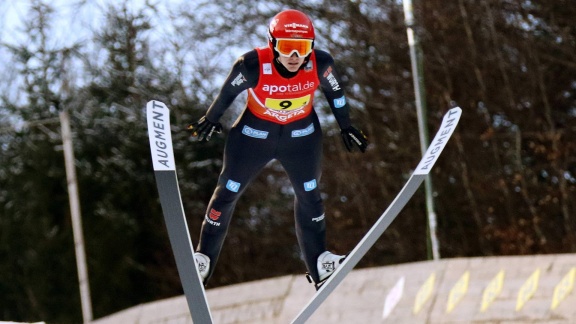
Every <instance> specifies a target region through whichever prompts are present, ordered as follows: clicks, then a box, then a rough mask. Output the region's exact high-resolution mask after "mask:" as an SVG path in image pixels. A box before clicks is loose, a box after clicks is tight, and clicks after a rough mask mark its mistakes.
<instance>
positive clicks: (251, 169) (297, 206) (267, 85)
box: [197, 47, 350, 282]
mask: <svg viewBox="0 0 576 324" xmlns="http://www.w3.org/2000/svg"><path fill="white" fill-rule="evenodd" d="M317 88H320V89H321V90H322V92H323V93H324V95H325V97H326V99H327V101H328V104H329V105H330V107H331V110H332V112H333V114H334V116H335V117H336V120H337V122H338V124H339V126H340V128H345V127H348V126H350V119H349V114H348V112H349V107H348V104H347V103H346V100H345V97H344V92H343V90H342V88H341V80H340V79H339V77H338V75H337V74H336V72H335V68H334V60H333V58H332V56H330V54H328V53H327V52H324V51H320V50H314V51H313V52H312V53H311V54H310V57H309V59H308V61H307V62H306V61H305V62H304V64H303V65H302V67H301V68H300V69H299V70H298V71H297V72H289V71H288V70H286V69H285V68H284V67H283V66H282V65H281V64H280V63H278V62H277V61H276V60H275V59H274V54H273V52H272V50H271V49H270V48H269V47H262V48H257V49H254V50H252V51H250V52H248V53H246V54H244V55H242V56H241V57H240V58H239V59H238V60H237V61H236V62H235V64H234V66H233V68H232V70H231V72H230V73H229V75H228V77H227V80H226V82H225V83H224V86H223V87H222V89H221V90H220V93H219V94H218V96H217V98H216V99H215V101H214V102H213V103H212V105H211V106H210V108H209V109H208V111H207V113H206V117H207V119H208V120H210V121H218V120H219V119H220V117H221V116H222V114H223V113H224V111H225V110H226V109H227V108H228V107H229V106H230V105H231V103H232V102H233V101H234V99H235V98H236V97H237V96H238V95H239V94H240V93H241V92H243V91H245V90H246V91H248V99H247V102H246V107H245V109H244V110H243V112H242V113H241V115H240V116H239V117H238V119H237V120H236V122H235V123H234V125H233V126H232V128H231V129H230V132H229V135H228V138H227V141H226V146H225V149H224V161H223V167H222V172H221V174H220V176H219V179H218V184H217V186H216V189H215V191H214V193H213V195H212V198H211V199H210V202H209V204H208V207H207V210H206V214H205V217H204V222H203V224H202V229H201V235H200V242H199V244H198V246H197V251H198V252H201V253H204V254H205V255H207V256H208V257H209V258H210V269H209V274H208V277H207V279H208V278H210V276H211V275H212V273H213V271H214V268H215V265H216V262H217V260H218V256H219V254H220V250H221V248H222V244H223V243H224V238H225V236H226V233H227V231H228V226H229V224H230V220H231V218H232V214H233V211H234V207H235V205H236V202H237V201H238V199H239V198H240V196H241V195H242V193H243V192H244V191H245V190H246V188H247V187H248V186H249V184H250V182H251V181H252V180H253V179H254V178H255V177H256V176H257V175H258V173H259V172H260V171H261V170H262V169H263V168H264V167H265V166H266V164H267V163H268V162H270V161H271V160H273V159H276V160H277V161H279V162H280V163H281V165H282V167H283V168H284V170H285V171H286V174H287V175H288V177H289V179H290V182H291V184H292V186H293V189H294V193H295V198H294V218H295V226H296V235H297V239H298V243H299V246H300V248H301V251H302V254H303V257H304V261H305V263H306V267H307V269H308V271H309V273H310V274H311V276H312V278H313V279H314V281H316V282H318V281H319V278H318V270H317V268H316V261H317V258H318V256H319V255H320V254H321V253H322V252H324V251H326V238H325V237H326V235H325V228H326V225H325V214H324V205H323V202H322V199H321V196H320V190H319V183H320V175H321V157H322V156H321V155H322V130H321V128H320V123H319V120H318V116H317V115H316V112H315V111H314V108H313V99H314V92H315V90H316V89H317Z"/></svg>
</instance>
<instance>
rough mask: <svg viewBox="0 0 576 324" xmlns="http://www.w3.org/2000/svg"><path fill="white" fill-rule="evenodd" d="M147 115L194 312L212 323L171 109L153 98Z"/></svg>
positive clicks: (176, 253) (175, 249)
mask: <svg viewBox="0 0 576 324" xmlns="http://www.w3.org/2000/svg"><path fill="white" fill-rule="evenodd" d="M146 119H147V122H148V138H149V140H150V152H151V153H152V162H153V166H154V176H155V178H156V185H157V187H158V193H159V195H160V204H161V205H162V212H163V214H164V221H165V223H166V227H167V229H168V236H169V237H170V244H171V246H172V251H173V252H174V258H175V259H176V266H177V268H178V274H179V275H180V281H181V283H182V287H183V288H184V294H185V295H186V301H187V302H188V307H189V309H190V315H191V316H192V321H193V322H194V323H201V324H204V323H212V314H211V313H210V308H209V306H208V301H207V299H206V292H205V290H204V287H203V285H202V280H201V279H200V275H199V272H198V267H197V265H196V262H195V260H194V249H193V248H192V241H191V239H190V234H189V232H188V224H187V222H186V217H185V215H184V208H183V207H182V198H181V196H180V188H179V187H178V177H177V175H176V162H175V159H174V151H173V149H172V134H171V129H170V110H169V109H168V107H166V105H165V104H164V103H162V102H160V101H156V100H152V101H149V102H148V103H147V105H146Z"/></svg>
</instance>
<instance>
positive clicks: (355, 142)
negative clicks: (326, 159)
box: [340, 126, 368, 153]
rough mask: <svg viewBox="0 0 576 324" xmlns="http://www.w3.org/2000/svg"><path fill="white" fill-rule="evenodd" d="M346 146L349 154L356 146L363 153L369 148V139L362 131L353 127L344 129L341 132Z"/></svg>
mask: <svg viewBox="0 0 576 324" xmlns="http://www.w3.org/2000/svg"><path fill="white" fill-rule="evenodd" d="M340 134H341V135H342V140H343V141H344V145H345V146H346V149H347V150H348V151H349V152H352V150H353V149H354V146H357V147H358V148H359V149H360V151H361V152H362V153H364V152H365V151H366V147H367V146H368V138H367V137H366V135H364V133H362V131H360V130H358V129H356V128H354V127H353V126H350V127H347V128H344V129H342V130H341V131H340Z"/></svg>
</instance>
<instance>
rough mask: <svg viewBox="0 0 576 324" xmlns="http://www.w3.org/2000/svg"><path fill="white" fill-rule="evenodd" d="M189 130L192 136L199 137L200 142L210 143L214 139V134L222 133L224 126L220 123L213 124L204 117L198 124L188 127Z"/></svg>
mask: <svg viewBox="0 0 576 324" xmlns="http://www.w3.org/2000/svg"><path fill="white" fill-rule="evenodd" d="M187 129H188V130H190V131H192V136H196V137H198V140H200V142H202V141H206V142H208V141H209V140H210V138H212V134H213V133H221V132H222V125H221V124H220V123H213V122H211V121H209V120H208V118H206V116H202V118H200V119H199V120H198V121H197V122H195V123H192V124H190V125H188V127H187Z"/></svg>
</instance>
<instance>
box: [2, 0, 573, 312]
mask: <svg viewBox="0 0 576 324" xmlns="http://www.w3.org/2000/svg"><path fill="white" fill-rule="evenodd" d="M88 2H89V1H78V2H77V3H76V4H75V5H76V6H78V10H80V9H81V8H82V6H83V5H85V4H86V3H88ZM72 3H73V2H72ZM129 3H130V1H129V0H124V1H117V2H111V4H109V5H105V6H104V5H103V6H100V7H99V9H100V10H98V11H93V12H91V14H92V15H93V16H94V17H95V19H99V20H100V21H101V22H102V23H101V24H100V25H99V26H100V27H99V28H94V29H93V30H90V31H89V33H90V37H88V38H85V39H83V40H82V41H79V42H76V43H74V44H73V45H72V46H69V45H66V46H61V45H59V43H58V42H54V41H53V37H54V35H56V34H57V33H60V34H61V33H64V34H66V33H69V34H73V33H76V32H78V31H76V30H73V29H70V30H65V31H62V30H59V31H55V30H54V28H55V27H54V26H55V23H56V22H57V15H56V13H57V12H56V11H55V10H54V8H53V7H51V5H50V4H49V2H48V1H40V0H33V1H30V4H31V6H30V8H29V11H28V12H27V15H26V18H25V25H24V26H25V28H24V29H23V30H21V31H20V32H21V35H20V36H21V37H20V38H19V39H21V40H20V41H16V42H14V41H12V42H8V41H5V40H0V42H1V45H0V46H1V48H2V51H3V53H6V54H7V55H5V56H4V57H3V58H2V62H1V64H2V65H3V66H2V73H3V75H2V80H1V81H0V145H1V146H0V320H11V321H39V320H44V321H47V322H51V323H72V322H81V321H82V313H81V308H80V293H79V289H78V281H77V280H78V279H77V271H76V260H75V255H74V240H73V235H72V226H71V217H70V208H69V204H68V193H67V183H66V174H65V168H64V158H63V151H62V138H61V135H60V123H59V120H58V112H59V109H66V110H68V112H69V113H70V115H71V121H72V132H73V140H74V153H75V156H76V172H77V175H78V181H79V191H80V198H81V209H82V219H83V225H84V228H83V231H84V238H85V243H86V255H87V261H88V272H89V280H90V288H91V294H92V304H93V310H94V317H95V318H99V317H102V316H105V315H108V314H111V313H113V312H116V311H119V310H121V309H125V308H127V307H130V306H134V305H137V304H140V303H144V302H149V301H153V300H158V299H162V298H166V297H171V296H175V295H179V294H182V288H181V285H180V281H179V278H178V273H177V270H176V267H175V262H174V259H173V255H172V251H171V248H170V243H169V240H168V237H167V233H166V229H165V226H164V221H163V217H162V214H161V210H160V205H159V201H158V193H157V191H156V185H155V181H154V174H153V171H152V164H151V158H150V152H149V146H148V139H147V132H146V122H145V104H146V102H147V101H148V100H151V99H157V100H162V101H164V102H166V103H168V104H169V106H170V107H171V109H172V125H173V140H174V148H175V154H176V160H177V164H178V175H179V179H180V186H181V192H182V196H183V199H184V204H185V212H186V214H187V218H188V225H189V227H190V230H191V237H192V239H193V241H194V243H196V242H197V238H198V233H199V229H200V224H201V221H202V218H203V214H204V211H205V208H206V204H207V202H208V200H209V198H210V196H211V194H212V190H213V189H214V186H215V185H216V179H217V176H218V173H219V171H220V167H221V164H222V163H221V162H222V161H221V157H222V151H223V146H224V141H225V137H226V131H225V132H224V134H222V135H221V136H216V137H215V138H213V140H212V141H210V142H209V143H198V142H196V141H194V140H192V139H191V138H190V136H189V134H188V133H187V132H186V131H185V126H186V125H187V124H188V123H190V122H193V121H195V120H196V119H198V118H199V117H200V116H202V115H203V114H204V112H205V110H206V109H207V107H208V106H209V104H210V103H211V100H212V99H213V98H214V96H215V94H216V93H217V91H218V90H219V87H220V85H221V84H220V83H221V82H222V81H223V79H224V77H225V76H226V74H227V72H228V70H229V69H230V67H231V66H232V63H233V61H234V60H235V58H236V57H237V56H238V55H239V54H241V53H243V52H246V51H248V50H250V49H252V48H253V47H255V46H261V45H265V44H266V28H267V23H268V21H269V19H270V18H271V17H272V16H273V15H274V14H276V13H277V12H278V11H280V10H281V9H285V8H297V9H300V10H302V11H305V12H307V13H308V14H309V15H310V16H311V17H312V18H313V20H314V22H315V26H316V31H317V35H318V38H317V41H316V47H317V48H319V49H325V50H328V51H329V52H330V53H331V54H332V55H333V56H334V57H335V58H336V61H337V65H338V68H339V70H340V73H341V74H343V75H344V79H345V82H346V84H345V86H346V89H347V91H348V98H349V102H350V103H351V104H352V107H353V110H352V112H351V114H352V119H353V121H354V124H355V125H356V126H358V127H359V128H361V129H363V130H364V132H365V133H367V135H368V137H369V139H370V141H371V145H370V147H369V149H368V150H367V152H366V153H365V154H360V153H354V154H350V153H348V152H347V151H345V149H344V147H343V144H342V143H341V138H340V134H339V129H338V128H337V125H336V124H335V122H334V120H333V119H332V118H330V113H329V109H328V108H327V105H326V103H325V101H323V98H322V96H319V97H318V99H317V104H316V109H317V111H319V112H320V113H321V114H322V116H324V117H323V121H324V125H323V127H324V128H323V131H324V133H325V143H324V144H325V147H324V148H325V158H324V173H323V178H322V182H321V188H322V190H323V193H324V198H325V202H326V207H327V224H328V242H329V247H330V249H331V250H333V251H335V252H337V253H347V252H348V251H349V250H351V249H352V248H353V247H354V246H355V244H356V243H357V242H358V240H359V239H361V237H362V236H363V235H364V234H365V233H366V231H367V230H368V229H369V228H370V226H371V225H372V224H373V223H374V221H375V220H376V219H377V218H378V217H379V216H380V215H381V213H382V212H383V211H384V210H385V209H386V207H387V205H388V204H389V203H390V202H391V200H392V199H393V198H394V197H395V195H396V194H397V193H398V191H399V190H400V189H401V188H402V186H403V185H404V183H405V181H406V180H407V179H408V177H409V175H410V174H411V171H412V170H413V169H414V168H415V166H416V164H417V162H418V161H419V160H420V156H421V154H420V148H419V139H418V131H417V117H416V109H415V104H414V102H415V99H414V90H413V81H412V73H411V68H410V57H409V47H408V42H407V36H406V26H405V22H404V14H403V8H402V2H401V1H398V0H349V1H340V0H339V1H336V0H314V1H312V0H310V1H275V0H268V1H266V2H261V1H246V0H237V1H232V2H231V1H228V0H210V1H204V0H202V1H190V2H187V3H185V4H178V5H174V6H173V7H171V8H170V9H171V10H170V15H169V16H166V15H163V16H161V15H160V11H158V10H157V8H156V7H155V5H154V3H155V2H154V1H150V2H147V4H146V5H144V6H142V7H141V8H139V9H137V10H134V9H131V7H130V6H128V4H129ZM414 9H415V16H416V26H415V28H416V32H417V34H418V35H419V37H420V40H421V45H422V53H423V58H424V60H423V64H424V75H423V77H424V82H425V88H426V94H427V97H426V98H427V99H426V103H427V117H428V127H429V129H430V132H431V133H434V132H435V130H436V129H437V127H438V125H439V123H440V120H441V117H442V115H443V114H444V113H445V112H446V111H447V110H448V108H449V105H450V102H451V101H452V100H454V101H456V102H457V103H458V104H459V105H460V106H461V107H462V109H463V116H462V120H461V122H460V125H459V126H458V128H457V129H456V132H455V135H454V137H453V138H452V139H451V141H450V142H449V143H448V146H447V148H446V149H445V151H444V153H443V154H442V156H441V157H440V160H439V161H438V163H437V165H436V167H435V168H434V170H433V172H432V173H431V179H432V181H433V188H434V203H435V209H436V213H437V217H438V237H439V241H440V253H441V257H442V258H453V257H473V256H492V255H525V254H545V253H574V252H576V199H575V198H576V179H575V177H576V140H575V138H576V51H575V50H574V49H575V48H576V25H575V24H574V17H576V3H575V2H574V1H573V0H549V1H528V0H454V1H441V0H428V1H416V2H415V3H414ZM242 104H243V98H242V97H240V98H238V99H237V100H236V102H235V104H234V107H232V108H231V109H229V110H228V112H227V113H226V115H225V116H224V120H222V122H223V123H224V124H225V125H226V126H227V127H229V126H230V124H231V123H232V122H233V121H234V119H235V118H236V116H237V115H238V113H239V111H240V109H241V108H242ZM292 209H293V195H292V192H291V190H290V184H289V182H288V180H287V178H286V177H285V175H284V173H283V171H282V169H281V167H280V166H279V165H278V164H275V163H272V164H270V165H269V166H268V167H267V168H266V170H265V171H264V172H263V173H262V174H261V176H260V177H259V178H258V179H257V181H256V182H255V183H254V184H253V185H252V186H251V187H250V188H249V190H248V191H247V193H246V194H245V196H243V198H242V199H241V200H240V202H239V204H238V206H237V208H236V213H235V217H234V219H233V224H232V226H231V229H230V232H229V235H228V238H227V240H226V243H225V246H224V249H223V253H222V255H221V258H220V261H219V264H218V267H217V269H216V272H215V274H214V277H213V279H212V281H211V282H210V284H209V288H212V287H217V286H222V285H229V284H234V283H239V282H246V281H250V280H257V279H262V278H268V277H274V276H281V275H286V274H299V273H302V274H303V273H304V272H305V267H304V264H303V263H302V261H301V260H300V255H299V249H298V246H297V244H296V238H295V234H294V229H293V214H292ZM426 231H427V215H426V206H425V195H424V190H423V189H420V191H418V192H417V194H416V195H415V197H414V198H413V199H412V200H411V201H410V202H409V203H408V205H407V206H406V208H405V209H404V211H403V212H402V213H401V214H400V215H399V216H398V218H397V219H396V220H395V221H394V223H393V224H392V225H391V227H390V228H389V229H388V230H387V231H386V233H385V234H384V235H383V236H382V237H381V238H380V240H379V241H378V242H377V244H376V245H375V246H374V248H373V249H372V250H371V251H370V252H369V253H368V254H367V255H366V257H365V258H364V260H363V261H362V262H361V263H360V265H359V266H360V267H370V266H382V265H389V264H396V263H404V262H413V261H421V260H426V259H427V258H428V253H427V243H426V239H427V233H426ZM302 280H306V279H305V278H304V276H302ZM310 289H314V288H313V287H312V286H310Z"/></svg>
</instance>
